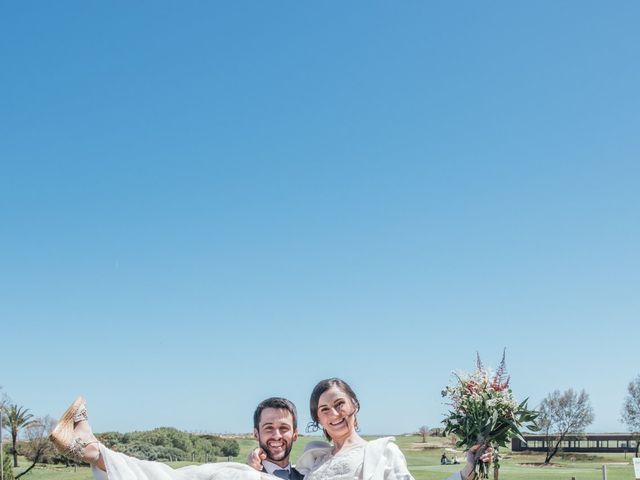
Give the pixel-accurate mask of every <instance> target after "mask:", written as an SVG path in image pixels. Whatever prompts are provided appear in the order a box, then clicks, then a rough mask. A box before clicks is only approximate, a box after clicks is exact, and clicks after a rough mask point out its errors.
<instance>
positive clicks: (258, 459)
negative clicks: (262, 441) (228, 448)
mask: <svg viewBox="0 0 640 480" xmlns="http://www.w3.org/2000/svg"><path fill="white" fill-rule="evenodd" d="M266 458H267V454H266V453H264V450H262V449H261V448H260V447H258V448H254V449H253V450H251V451H250V452H249V456H248V457H247V465H249V466H250V467H253V468H255V469H256V470H258V471H262V468H263V467H262V461H263V460H266Z"/></svg>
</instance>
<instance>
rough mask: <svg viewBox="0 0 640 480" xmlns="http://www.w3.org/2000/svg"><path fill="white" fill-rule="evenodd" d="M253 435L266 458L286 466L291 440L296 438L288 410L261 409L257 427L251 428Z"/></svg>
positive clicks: (296, 433)
mask: <svg viewBox="0 0 640 480" xmlns="http://www.w3.org/2000/svg"><path fill="white" fill-rule="evenodd" d="M253 436H254V437H255V438H256V440H258V444H259V445H260V448H262V449H263V450H264V452H265V453H266V454H267V460H269V461H270V462H273V463H275V464H276V465H279V466H281V467H285V466H287V464H288V463H289V453H291V448H292V447H293V442H295V441H296V440H297V439H298V431H297V430H296V429H294V428H293V416H292V415H291V412H290V411H289V410H287V409H285V408H265V409H264V410H262V413H261V414H260V422H259V424H258V428H257V429H255V428H254V429H253Z"/></svg>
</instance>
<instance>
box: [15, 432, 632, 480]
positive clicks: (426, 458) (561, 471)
mask: <svg viewBox="0 0 640 480" xmlns="http://www.w3.org/2000/svg"><path fill="white" fill-rule="evenodd" d="M371 438H374V437H371ZM371 438H369V439H371ZM317 439H318V437H308V436H305V437H300V439H299V441H298V442H296V444H295V446H294V449H293V452H292V458H294V459H296V458H297V457H298V456H299V455H300V454H301V453H302V451H303V450H304V446H305V444H306V443H307V442H308V441H310V440H317ZM442 440H443V439H441V438H435V439H434V438H427V444H426V445H425V444H422V443H421V442H422V438H421V437H418V436H398V437H396V441H397V443H398V445H399V446H400V448H401V449H402V451H403V452H404V454H405V456H406V458H407V463H408V465H409V470H410V471H411V473H412V474H413V476H414V477H415V478H416V480H442V479H444V478H446V477H447V476H449V475H451V474H453V473H454V472H456V471H457V470H459V469H460V466H459V465H444V466H443V465H440V455H441V454H442ZM239 442H240V455H239V456H238V457H237V459H235V460H238V461H241V462H244V460H245V459H246V458H247V454H248V452H249V451H250V450H251V449H252V448H254V447H255V446H256V442H255V441H254V440H252V439H240V440H239ZM425 447H426V448H425ZM503 455H504V458H503V460H502V462H501V465H502V468H501V470H500V479H501V480H534V479H541V480H571V478H572V477H575V479H576V480H601V479H602V465H603V464H606V465H607V479H608V480H633V479H634V473H633V467H632V465H631V456H630V455H627V458H626V459H625V457H624V454H622V453H620V454H595V455H593V454H592V455H580V454H575V455H566V456H565V457H562V458H554V461H555V462H554V465H553V466H551V467H541V466H537V465H536V464H538V465H539V464H540V463H542V461H543V459H544V457H543V456H542V455H530V454H514V453H511V452H504V454H503ZM224 460H226V459H224V458H219V459H218V461H224ZM27 465H28V462H27V461H26V460H25V459H21V466H20V467H19V468H17V469H16V470H15V471H16V473H18V472H20V471H22V470H24V469H25V468H26V467H27ZM170 465H171V466H173V467H176V468H177V467H180V466H184V465H189V463H187V462H174V463H171V464H170ZM92 478H93V477H92V475H91V471H90V469H89V468H87V467H78V469H77V470H75V471H74V469H73V468H64V467H58V466H45V465H43V466H38V467H36V468H34V469H33V470H31V472H29V473H28V474H27V475H25V476H24V477H22V479H24V480H91V479H92ZM22 479H21V480H22Z"/></svg>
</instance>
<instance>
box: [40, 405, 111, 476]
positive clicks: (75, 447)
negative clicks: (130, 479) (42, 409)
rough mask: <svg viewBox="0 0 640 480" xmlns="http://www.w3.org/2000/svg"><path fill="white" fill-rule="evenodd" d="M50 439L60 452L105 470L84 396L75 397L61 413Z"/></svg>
mask: <svg viewBox="0 0 640 480" xmlns="http://www.w3.org/2000/svg"><path fill="white" fill-rule="evenodd" d="M51 441H52V442H53V444H54V445H55V446H56V448H57V449H58V450H59V451H60V452H61V453H62V454H64V455H67V456H69V457H71V458H73V459H74V460H77V461H80V462H86V463H89V464H91V465H95V466H96V467H97V468H99V469H100V470H103V471H105V472H106V471H107V468H106V466H105V463H104V459H103V458H102V455H101V454H100V448H99V442H98V439H97V438H96V437H95V435H94V434H93V432H92V430H91V426H90V425H89V421H88V418H87V408H86V406H85V401H84V398H82V397H78V398H76V400H75V401H74V402H73V403H72V404H71V406H70V407H69V408H68V409H67V411H66V412H64V413H63V414H62V417H61V418H60V421H59V422H58V424H57V425H56V427H55V428H54V429H53V432H51Z"/></svg>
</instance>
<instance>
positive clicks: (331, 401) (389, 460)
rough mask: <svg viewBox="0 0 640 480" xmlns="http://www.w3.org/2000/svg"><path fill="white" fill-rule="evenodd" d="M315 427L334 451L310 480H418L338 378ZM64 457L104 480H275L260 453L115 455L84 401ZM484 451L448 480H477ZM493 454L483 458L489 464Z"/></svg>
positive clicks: (74, 415) (71, 422)
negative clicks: (361, 418)
mask: <svg viewBox="0 0 640 480" xmlns="http://www.w3.org/2000/svg"><path fill="white" fill-rule="evenodd" d="M309 403H310V409H311V418H312V419H313V425H314V426H316V427H318V428H322V430H323V432H324V434H325V437H326V438H327V439H328V440H329V441H331V443H332V445H331V446H327V447H315V448H308V449H307V450H306V451H305V452H304V453H303V454H302V456H301V457H300V458H299V460H298V463H297V464H296V469H297V470H298V471H299V472H300V473H302V474H303V475H304V476H305V480H413V477H412V476H411V474H410V473H409V470H408V468H407V462H406V460H405V458H404V455H403V454H402V452H401V451H400V449H399V448H398V446H397V445H396V444H395V443H394V442H393V437H386V438H380V439H377V440H373V441H370V442H367V441H365V440H364V439H363V438H362V437H360V435H358V433H357V431H356V427H357V426H358V421H357V418H356V414H357V413H358V410H359V409H360V403H359V402H358V398H357V397H356V394H355V393H354V392H353V390H352V389H351V387H350V386H349V385H348V384H347V383H346V382H344V381H343V380H340V379H338V378H330V379H326V380H322V381H320V382H319V383H318V384H317V385H316V386H315V388H314V389H313V392H312V393H311V399H310V402H309ZM51 440H52V441H53V443H54V445H55V446H56V447H57V448H58V450H60V451H61V452H62V453H64V454H66V455H68V456H70V457H72V458H74V459H75V460H79V461H81V462H86V463H89V464H90V465H91V466H92V469H93V473H94V477H95V478H96V479H98V480H274V479H276V478H277V477H274V476H273V475H269V474H267V473H265V472H264V471H262V465H261V463H260V461H261V458H262V457H261V452H260V449H256V450H254V452H252V454H251V455H250V459H249V463H250V465H244V464H240V463H234V462H220V463H205V464H202V465H193V466H188V467H182V468H178V469H173V468H171V467H169V466H168V465H165V464H164V463H160V462H150V461H146V460H138V459H137V458H133V457H129V456H127V455H124V454H122V453H118V452H114V451H112V450H109V449H108V448H106V447H105V446H104V445H102V444H101V443H99V442H98V440H97V439H96V437H95V436H94V435H93V433H92V431H91V427H90V425H89V422H88V418H87V409H86V406H85V402H84V399H83V398H82V397H79V398H78V399H76V401H75V402H74V403H73V404H72V405H71V406H70V407H69V408H68V409H67V411H66V412H65V413H64V414H63V416H62V418H61V419H60V422H59V423H58V425H57V426H56V428H55V429H54V431H53V432H52V434H51ZM480 451H481V445H476V446H474V447H473V448H471V449H470V450H469V452H468V454H467V463H466V465H465V467H464V468H463V469H462V470H461V471H460V472H459V473H456V474H454V475H453V476H451V477H449V478H447V479H446V480H471V479H473V478H474V475H475V473H474V465H475V461H476V457H477V456H478V455H479V453H480ZM492 453H493V452H492V450H491V449H487V450H485V451H484V453H483V454H482V455H481V456H479V458H480V459H481V460H482V461H484V462H489V461H490V460H491V456H492Z"/></svg>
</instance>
